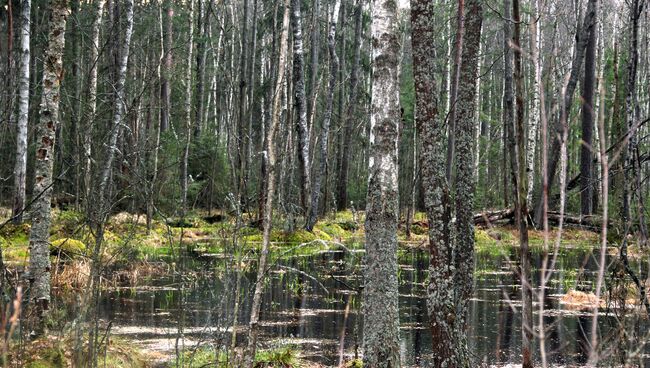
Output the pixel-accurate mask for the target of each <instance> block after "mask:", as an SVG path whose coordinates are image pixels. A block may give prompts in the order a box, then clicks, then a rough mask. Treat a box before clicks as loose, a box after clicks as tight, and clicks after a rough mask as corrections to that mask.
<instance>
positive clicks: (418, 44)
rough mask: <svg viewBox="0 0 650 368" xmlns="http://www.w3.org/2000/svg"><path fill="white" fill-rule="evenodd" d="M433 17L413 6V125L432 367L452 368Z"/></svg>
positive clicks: (427, 6) (425, 6)
mask: <svg viewBox="0 0 650 368" xmlns="http://www.w3.org/2000/svg"><path fill="white" fill-rule="evenodd" d="M433 18H434V7H433V4H432V3H431V2H430V1H428V0H412V1H411V28H412V36H411V42H412V45H413V79H414V83H415V101H416V114H415V123H416V125H417V130H418V133H419V134H420V140H421V142H422V161H423V162H422V165H421V170H422V183H423V185H424V188H425V201H424V203H425V206H426V211H427V217H428V218H429V253H430V256H429V285H428V286H427V306H428V314H429V321H430V326H429V328H430V329H431V336H432V344H433V351H434V352H435V354H434V355H433V357H432V362H431V363H432V365H433V366H435V367H444V366H451V367H453V366H455V364H456V363H457V361H456V354H455V352H456V345H455V343H456V336H455V335H454V332H455V330H454V326H453V320H452V318H451V316H453V315H454V312H455V308H456V306H455V297H454V293H453V290H454V269H453V256H452V250H453V244H452V243H451V238H450V232H449V230H450V229H449V223H450V218H451V213H450V211H451V207H450V203H449V201H450V199H449V187H448V184H447V179H446V171H445V167H446V165H445V164H446V161H445V130H446V129H445V128H446V127H445V125H446V124H445V123H444V121H442V119H441V118H440V117H439V116H438V109H439V107H438V99H437V96H438V95H437V93H436V90H437V86H436V80H435V73H434V71H435V70H436V63H435V59H434V55H435V48H434V44H433V42H432V40H433V38H434V37H435V27H434V24H433V22H432V19H433Z"/></svg>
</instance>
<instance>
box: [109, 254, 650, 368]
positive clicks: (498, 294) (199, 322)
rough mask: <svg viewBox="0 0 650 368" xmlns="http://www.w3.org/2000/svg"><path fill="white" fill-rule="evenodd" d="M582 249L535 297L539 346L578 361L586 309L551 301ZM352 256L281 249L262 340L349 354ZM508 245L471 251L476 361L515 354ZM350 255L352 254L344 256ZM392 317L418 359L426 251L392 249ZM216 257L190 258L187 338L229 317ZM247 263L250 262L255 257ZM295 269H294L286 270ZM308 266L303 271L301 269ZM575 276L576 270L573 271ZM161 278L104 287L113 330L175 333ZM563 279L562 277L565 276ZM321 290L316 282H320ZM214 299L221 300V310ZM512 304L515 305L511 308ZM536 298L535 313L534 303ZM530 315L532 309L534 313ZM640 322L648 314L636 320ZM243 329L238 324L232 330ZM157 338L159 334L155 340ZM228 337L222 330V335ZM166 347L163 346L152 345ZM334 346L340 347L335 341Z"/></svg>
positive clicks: (353, 316)
mask: <svg viewBox="0 0 650 368" xmlns="http://www.w3.org/2000/svg"><path fill="white" fill-rule="evenodd" d="M585 253H588V252H582V253H580V252H573V253H568V252H567V253H564V254H561V255H560V258H559V259H558V262H557V268H559V271H558V272H555V273H554V274H553V276H552V277H551V280H549V284H548V289H547V290H546V293H545V294H546V296H545V298H544V300H543V303H544V307H545V310H546V313H545V317H544V321H545V324H546V326H547V342H546V346H547V350H548V358H549V362H550V363H552V364H567V365H571V364H581V363H584V362H586V359H587V358H588V355H589V345H588V341H589V336H590V335H589V334H590V333H591V331H589V329H590V324H591V316H590V315H589V313H577V312H576V311H573V312H571V313H568V312H567V311H565V310H563V308H562V306H561V305H560V304H559V301H558V297H557V295H558V294H562V293H564V292H565V291H566V290H565V287H573V284H572V282H570V281H571V280H570V278H569V275H575V270H577V269H580V268H581V267H584V269H585V272H584V276H583V278H585V279H590V278H592V277H594V273H593V272H592V271H593V270H595V267H596V265H595V263H594V262H592V261H588V262H584V263H583V261H584V260H585V259H590V258H591V257H590V256H589V254H585ZM533 257H534V258H533V264H534V265H536V266H537V268H536V270H537V271H534V272H533V280H534V282H535V285H538V284H539V277H540V275H539V271H538V270H539V266H540V265H541V263H540V262H541V261H542V260H541V258H542V256H541V255H540V254H533ZM359 258H360V257H358V256H357V257H351V256H350V255H349V253H345V252H337V251H332V252H324V253H320V254H316V255H312V256H298V255H296V256H294V257H287V258H286V259H282V260H279V261H278V265H280V266H282V267H283V268H273V269H272V270H271V272H270V280H269V282H268V285H267V287H266V288H265V294H264V298H263V312H262V315H261V320H262V323H261V328H262V331H261V332H262V334H263V337H264V338H263V339H262V340H261V341H262V343H263V344H267V345H268V344H271V343H272V342H273V341H276V340H278V339H282V341H283V342H285V343H286V342H289V343H292V344H295V345H297V347H298V348H299V349H300V350H302V351H303V353H304V355H305V356H306V357H308V358H309V359H313V360H317V361H320V362H322V363H325V364H328V365H336V364H337V363H339V362H340V355H341V351H343V352H344V354H345V359H349V358H350V357H354V356H355V354H356V352H357V348H358V346H357V345H358V341H360V340H359V336H358V333H359V331H360V328H361V322H362V321H361V319H360V318H358V317H359V314H358V311H359V307H360V300H359V297H358V286H359V285H360V284H361V279H360V275H359V272H360V271H359V267H358V265H353V264H351V263H353V262H358V259H359ZM516 258H517V257H516V251H515V250H512V251H511V252H510V254H508V255H489V254H480V253H479V254H477V256H476V270H477V272H476V277H475V293H474V298H473V300H472V303H470V306H471V310H470V317H471V318H470V321H471V325H470V326H469V330H468V336H469V347H470V349H471V351H472V353H473V356H475V357H476V358H477V359H478V360H479V361H482V362H485V363H488V364H493V363H495V362H499V363H508V362H517V361H518V360H519V356H520V349H521V329H520V322H519V321H520V319H519V316H518V312H517V311H518V310H519V308H520V303H519V299H520V288H519V280H518V276H517V273H516V272H515V270H516V264H515V263H514V262H513V260H515V259H516ZM352 259H354V260H355V261H352ZM399 261H400V273H399V277H400V290H399V293H400V318H401V320H400V323H401V326H402V329H401V339H402V344H401V351H402V354H403V361H404V364H405V365H407V366H420V365H426V362H427V356H428V355H430V354H431V353H432V352H431V348H430V346H431V336H430V333H429V330H428V328H427V325H428V321H427V319H428V317H427V309H426V297H425V294H426V293H425V286H424V285H425V283H426V280H427V272H428V270H427V267H428V256H427V253H426V252H425V251H408V252H404V253H400V256H399ZM223 262H225V261H224V260H214V259H212V260H210V261H205V262H204V263H203V264H200V263H198V264H195V265H194V266H193V267H195V268H196V270H197V272H196V281H195V282H194V283H192V284H191V287H190V289H189V290H187V291H186V295H185V305H186V308H187V309H188V310H187V311H186V312H185V316H186V317H185V318H186V326H187V327H186V328H185V331H186V334H185V336H186V337H187V340H188V341H196V342H201V341H215V339H216V338H217V336H221V335H223V334H224V329H223V327H224V326H220V325H219V323H220V322H221V323H223V324H224V325H225V324H227V322H225V323H224V322H223V321H228V320H229V319H231V316H229V315H228V313H230V311H229V310H225V309H221V308H219V307H218V306H220V305H221V301H222V300H223V298H224V296H225V295H226V294H228V293H229V290H228V287H225V286H224V285H233V283H232V282H231V281H229V280H221V279H220V276H218V275H221V274H223V273H219V272H217V271H215V269H216V270H219V269H220V267H222V264H223ZM253 269H254V267H253ZM292 269H294V270H300V271H301V272H294V271H291V270H292ZM307 275H308V276H307ZM244 276H245V277H243V278H242V290H243V291H244V292H243V293H242V295H243V298H242V306H241V309H240V313H239V317H238V319H239V323H240V327H241V328H244V327H245V326H246V325H247V322H248V310H249V309H250V297H249V296H250V292H249V291H250V290H252V288H253V287H252V283H251V280H254V279H255V277H254V274H253V270H251V271H249V272H248V273H247V274H246V275H244ZM574 277H575V276H574ZM170 284H171V280H170V279H168V278H159V279H155V280H151V282H150V285H148V286H149V288H138V289H118V290H111V291H107V292H105V293H104V294H103V302H102V304H101V305H102V310H101V313H102V315H103V318H105V319H107V320H112V321H113V324H114V326H116V328H115V330H116V333H117V334H123V335H128V337H134V338H138V340H140V341H150V340H151V341H154V340H155V341H158V340H164V339H172V340H173V338H174V337H175V335H174V334H175V331H176V324H177V316H178V315H179V313H178V309H179V302H180V297H179V293H178V291H177V290H176V289H175V288H174V287H173V285H171V287H170ZM565 285H566V286H565ZM323 286H324V288H326V289H327V291H325V290H324V288H323ZM220 309H221V310H220ZM513 309H514V310H515V311H513ZM537 311H538V310H537V307H535V313H537ZM535 321H537V318H535ZM599 321H600V322H599V323H600V325H599V329H600V331H599V332H600V333H601V334H605V333H607V331H608V330H611V328H612V327H611V326H615V323H614V321H613V317H610V316H607V315H603V316H601V317H600V318H599ZM644 323H646V322H644ZM240 335H244V334H240ZM156 339H157V340H156ZM225 340H226V341H227V339H225ZM158 348H160V350H164V347H158ZM341 349H342V350H341Z"/></svg>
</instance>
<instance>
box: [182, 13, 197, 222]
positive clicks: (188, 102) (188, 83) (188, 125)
mask: <svg viewBox="0 0 650 368" xmlns="http://www.w3.org/2000/svg"><path fill="white" fill-rule="evenodd" d="M199 1H201V0H199ZM189 6H190V9H189V11H190V14H189V19H188V27H189V31H188V33H189V40H188V42H187V43H188V45H187V69H186V71H185V73H186V74H185V142H184V146H183V156H182V158H181V178H180V179H181V218H183V217H185V214H186V213H187V182H188V180H187V176H188V172H187V166H188V161H189V156H190V143H191V139H192V54H193V47H194V0H189Z"/></svg>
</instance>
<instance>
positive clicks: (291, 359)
mask: <svg viewBox="0 0 650 368" xmlns="http://www.w3.org/2000/svg"><path fill="white" fill-rule="evenodd" d="M254 367H255V368H265V367H282V368H293V367H300V363H299V360H298V354H297V351H296V350H295V348H293V347H291V346H285V347H281V348H279V349H272V350H265V351H260V352H259V353H257V355H256V356H255V365H254Z"/></svg>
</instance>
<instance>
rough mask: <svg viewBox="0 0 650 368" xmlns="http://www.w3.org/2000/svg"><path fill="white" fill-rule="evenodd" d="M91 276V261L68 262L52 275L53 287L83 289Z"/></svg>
mask: <svg viewBox="0 0 650 368" xmlns="http://www.w3.org/2000/svg"><path fill="white" fill-rule="evenodd" d="M89 276H90V261H88V260H85V259H78V260H75V261H73V262H66V263H64V264H63V265H62V266H60V267H59V268H57V271H55V273H54V275H53V276H52V287H54V288H58V289H61V290H83V289H84V288H85V287H86V284H87V283H88V278H89Z"/></svg>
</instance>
